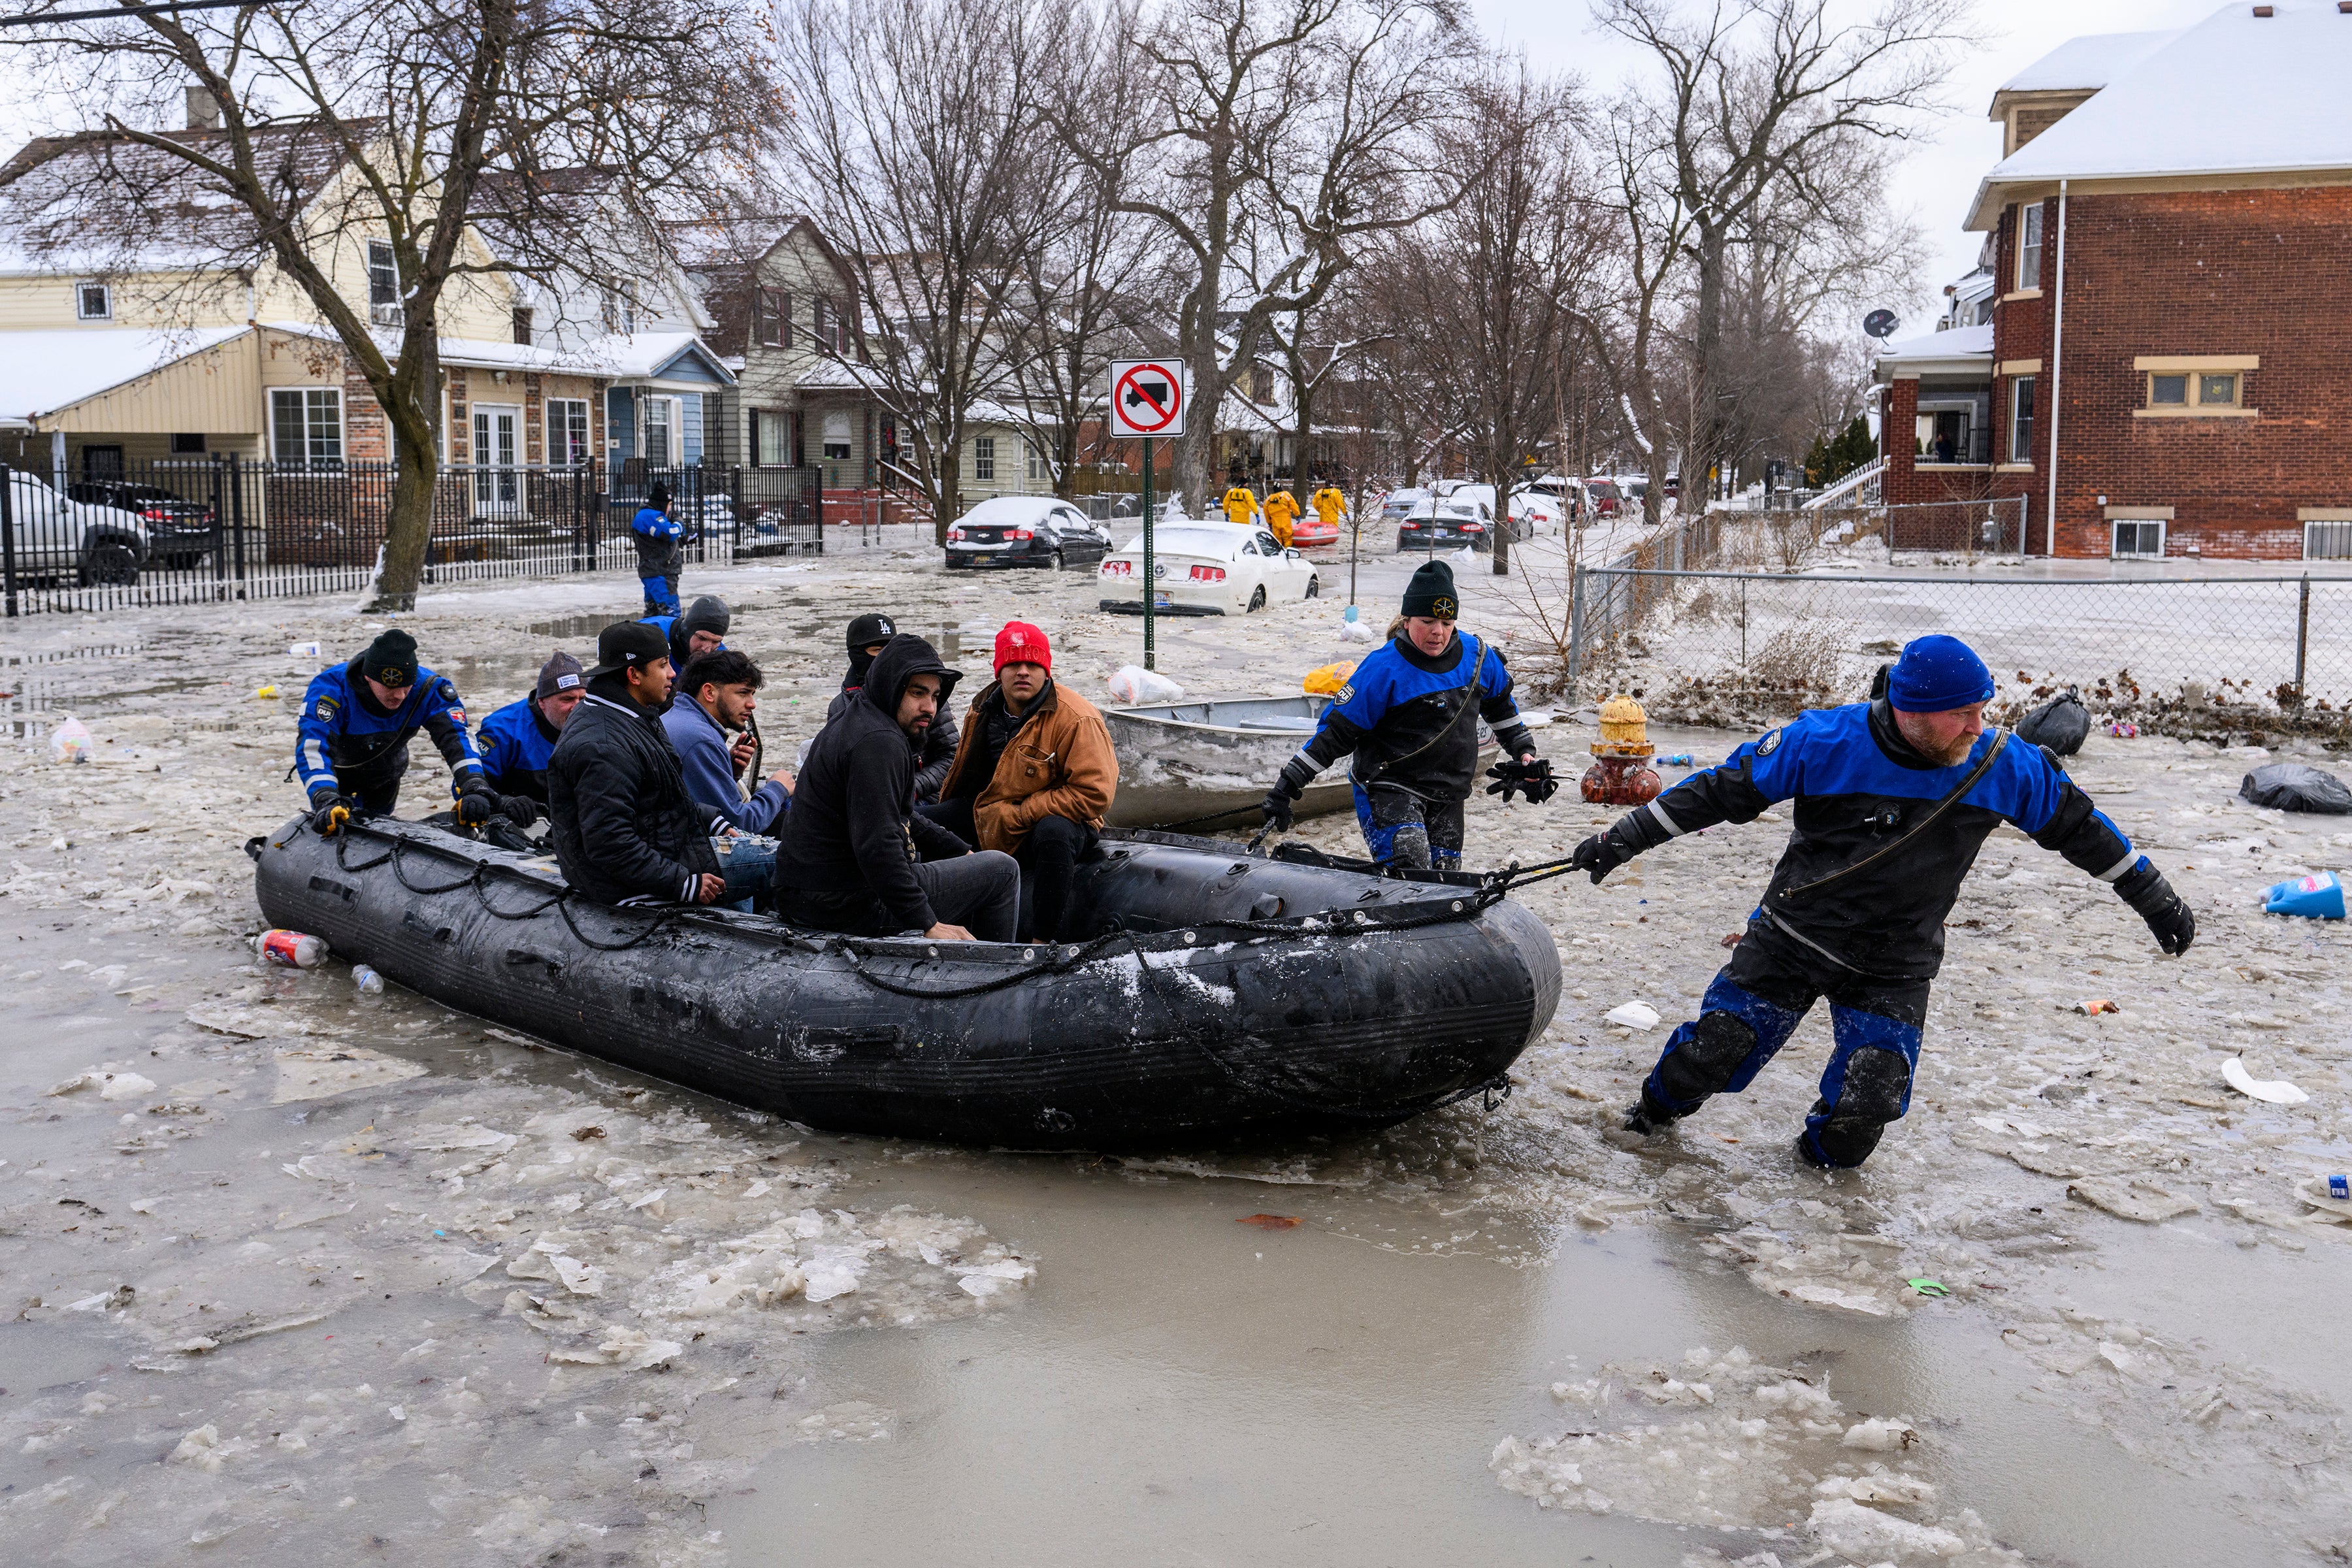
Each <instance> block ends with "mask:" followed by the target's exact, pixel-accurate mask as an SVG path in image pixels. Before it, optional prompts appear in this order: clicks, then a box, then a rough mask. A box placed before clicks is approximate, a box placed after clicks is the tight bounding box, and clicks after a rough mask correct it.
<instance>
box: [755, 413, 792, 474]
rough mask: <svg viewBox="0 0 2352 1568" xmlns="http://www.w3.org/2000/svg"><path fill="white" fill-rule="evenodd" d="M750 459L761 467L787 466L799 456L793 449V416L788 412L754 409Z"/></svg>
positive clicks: (790, 465)
mask: <svg viewBox="0 0 2352 1568" xmlns="http://www.w3.org/2000/svg"><path fill="white" fill-rule="evenodd" d="M751 418H752V419H753V421H755V424H754V427H753V431H752V438H751V452H752V461H754V462H756V463H758V464H759V465H760V466H761V468H791V467H793V466H794V465H795V464H796V463H797V462H798V461H799V458H798V457H797V455H796V454H794V452H793V447H792V441H793V416H791V415H789V414H767V413H761V412H759V411H757V410H754V411H753V413H752V415H751Z"/></svg>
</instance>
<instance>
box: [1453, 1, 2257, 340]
mask: <svg viewBox="0 0 2352 1568" xmlns="http://www.w3.org/2000/svg"><path fill="white" fill-rule="evenodd" d="M1470 3H1471V5H1472V7H1473V9H1474V10H1475V12H1476V13H1477V16H1478V17H1479V20H1480V21H1481V22H1482V23H1483V24H1484V25H1485V26H1486V30H1487V31H1488V33H1490V34H1491V35H1493V36H1494V37H1497V38H1500V39H1502V40H1503V41H1504V42H1506V43H1508V44H1512V45H1515V46H1517V47H1521V48H1524V49H1526V51H1527V53H1528V59H1529V60H1531V61H1532V62H1534V63H1535V64H1536V65H1538V66H1539V67H1543V68H1549V69H1554V70H1572V71H1575V72H1577V73H1579V74H1580V75H1581V76H1583V78H1584V79H1585V80H1586V81H1587V83H1588V84H1589V85H1591V87H1592V88H1594V89H1600V90H1606V89H1611V88H1613V87H1615V86H1616V85H1617V84H1618V83H1619V82H1621V81H1622V80H1624V79H1626V78H1627V77H1628V76H1630V75H1633V74H1634V73H1636V72H1638V71H1639V70H1640V69H1641V68H1642V64H1643V57H1642V55H1641V52H1640V51H1639V50H1638V49H1636V48H1635V47H1633V45H1630V44H1627V43H1625V42H1623V41H1622V40H1621V39H1619V38H1617V37H1614V36H1613V35H1612V34H1608V33H1604V32H1602V31H1601V29H1599V28H1598V27H1595V26H1592V24H1591V8H1590V6H1589V5H1587V4H1586V0H1470ZM1692 3H1693V4H1697V3H1699V0H1692ZM2220 8H2221V7H2220V4H2219V0H1977V5H1976V15H1977V23H1978V31H1979V33H1980V34H1982V35H1983V37H1984V42H1983V43H1982V44H1981V45H1980V46H1979V47H1977V48H1975V49H1972V50H1970V51H1969V53H1968V55H1967V56H1966V58H1963V59H1962V60H1961V62H1960V64H1959V65H1958V68H1957V69H1955V70H1954V71H1953V73H1952V75H1951V78H1950V79H1949V81H1948V84H1947V86H1946V88H1945V91H1944V98H1945V100H1946V103H1947V105H1948V112H1947V113H1946V114H1944V115H1943V116H1941V117H1940V118H1939V119H1938V120H1937V121H1936V122H1935V123H1934V124H1933V125H1932V126H1931V127H1930V128H1929V132H1928V134H1929V136H1931V137H1932V140H1925V139H1923V140H1922V141H1919V142H1914V143H1912V145H1911V146H1910V147H1909V148H1908V149H1906V151H1904V152H1903V153H1900V154H1899V156H1900V157H1901V159H1902V162H1901V164H1900V166H1899V168H1898V169H1897V171H1896V174H1895V183H1894V191H1893V195H1894V198H1895V202H1896V203H1897V204H1898V205H1902V206H1904V207H1906V208H1908V209H1910V210H1911V211H1912V212H1914V213H1915V214H1916V215H1917V216H1918V218H1919V221H1920V226H1921V228H1922V230H1923V232H1924V233H1925V234H1926V235H1927V239H1928V242H1929V244H1930V246H1931V247H1933V254H1934V256H1935V258H1936V259H1935V261H1934V262H1933V263H1932V264H1931V267H1930V271H1929V276H1927V278H1925V279H1922V280H1921V281H1922V282H1923V283H1924V284H1925V285H1926V288H1925V290H1924V294H1923V298H1922V302H1921V303H1920V304H1918V305H1917V306H1916V307H1914V308H1913V309H1911V310H1906V312H1905V315H1906V320H1905V321H1904V323H1903V326H1902V328H1901V329H1900V330H1899V331H1897V333H1896V335H1897V336H1904V335H1907V334H1908V333H1910V332H1913V331H1927V329H1928V328H1929V327H1931V326H1932V325H1933V324H1934V321H1935V317H1936V314H1937V310H1939V309H1940V308H1941V304H1942V298H1941V296H1942V291H1943V286H1944V284H1946V283H1947V282H1948V281H1950V280H1951V279H1955V278H1958V276H1960V275H1961V274H1962V273H1964V272H1966V271H1968V270H1969V268H1971V267H1973V266H1975V265H1976V258H1977V247H1978V246H1979V244H1981V243H1982V238H1983V237H1982V236H1980V235H1973V234H1964V233H1962V232H1961V230H1960V224H1961V221H1962V220H1963V219H1964V218H1965V217H1966V216H1967V210H1968V205H1969V198H1970V197H1971V196H1973V195H1975V194H1976V188H1977V182H1978V181H1979V179H1981V178H1982V177H1983V176H1984V173H1985V171H1986V170H1988V169H1990V168H1991V167H1992V166H1993V164H1995V163H1998V162H2000V127H1999V126H1998V125H1995V124H1994V123H1993V122H1992V121H1990V120H1988V119H1986V118H1985V110H1987V109H1988V108H1989V107H1990V105H1991V103H1992V95H1993V89H1995V88H1997V87H1999V86H2000V84H2001V83H2002V82H2004V81H2006V80H2008V79H2010V78H2011V77H2012V76H2014V75H2016V74H2017V73H2018V72H2019V71H2020V70H2022V69H2023V68H2025V67H2027V66H2029V65H2031V64H2032V63H2033V62H2034V61H2035V60H2037V59H2040V58H2042V56H2043V55H2046V54H2048V53H2049V52H2050V51H2051V50H2052V49H2053V48H2056V47H2058V46H2059V45H2060V44H2063V43H2064V42H2065V41H2066V40H2067V39H2069V38H2073V37H2081V36H2083V35H2084V34H2086V33H2134V32H2144V31H2154V30H2158V29H2161V28H2167V27H2179V26H2187V25H2188V24H2189V23H2191V22H2197V21H2201V20H2202V19H2204V18H2205V17H2207V16H2211V15H2212V14H2213V13H2214V12H2215V11H2216V10H2218V9H2220ZM1929 301H1933V302H1932V303H1930V302H1929ZM1892 302H1893V301H1890V303H1892ZM1855 330H1856V331H1859V330H1860V328H1859V325H1858V324H1857V326H1856V329H1855Z"/></svg>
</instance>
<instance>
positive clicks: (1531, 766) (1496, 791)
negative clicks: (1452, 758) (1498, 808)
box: [1486, 757, 1559, 805]
mask: <svg viewBox="0 0 2352 1568" xmlns="http://www.w3.org/2000/svg"><path fill="white" fill-rule="evenodd" d="M1486 776H1487V777H1488V778H1490V779H1493V780H1494V781H1495V782H1494V783H1493V784H1488V785H1487V786H1486V793H1487V794H1488V795H1501V796H1502V797H1503V804H1504V805H1509V804H1510V803H1511V792H1512V791H1514V790H1518V791H1521V792H1523V793H1525V794H1526V795H1527V797H1528V805H1542V804H1543V803H1544V802H1546V801H1548V800H1549V799H1550V798H1551V797H1552V796H1553V795H1557V794H1559V780H1558V779H1556V778H1554V777H1552V776H1551V759H1550V758H1549V757H1531V758H1529V759H1528V760H1527V761H1526V762H1520V761H1519V760H1518V759H1517V758H1511V759H1508V760H1507V761H1504V762H1499V763H1496V764H1495V765H1494V766H1493V767H1491V768H1488V769H1487V770H1486Z"/></svg>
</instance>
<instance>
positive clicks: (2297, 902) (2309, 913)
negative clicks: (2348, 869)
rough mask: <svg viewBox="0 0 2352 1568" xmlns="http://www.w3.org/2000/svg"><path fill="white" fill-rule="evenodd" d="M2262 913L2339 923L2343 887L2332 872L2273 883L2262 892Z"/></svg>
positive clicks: (2341, 916) (2341, 913)
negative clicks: (2298, 916) (2300, 916)
mask: <svg viewBox="0 0 2352 1568" xmlns="http://www.w3.org/2000/svg"><path fill="white" fill-rule="evenodd" d="M2263 913H2264V914H2266V915H2302V916H2304V917H2305V918H2306V919H2308V920H2315V921H2340V920H2342V919H2343V918H2344V884H2343V883H2341V882H2339V881H2337V880H2336V873H2335V872H2333V871H2322V872H2320V873H2319V875H2317V876H2315V877H2298V878H2296V879H2294V881H2292V882H2274V883H2273V884H2272V885H2271V886H2270V887H2269V888H2267V889H2263Z"/></svg>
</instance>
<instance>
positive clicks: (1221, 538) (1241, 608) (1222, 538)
mask: <svg viewBox="0 0 2352 1568" xmlns="http://www.w3.org/2000/svg"><path fill="white" fill-rule="evenodd" d="M1151 571H1152V582H1151V584H1150V586H1151V588H1152V589H1153V593H1152V608H1153V609H1155V610H1163V611H1166V612H1167V613H1168V614H1170V615H1177V616H1230V615H1235V614H1241V615H1246V614H1248V613H1249V612H1250V611H1252V610H1262V609H1264V608H1265V606H1266V605H1268V604H1269V603H1271V602H1272V601H1274V600H1276V599H1312V598H1315V597H1316V596H1318V595H1320V594H1321V593H1322V591H1323V585H1322V583H1321V581H1320V580H1319V579H1318V578H1317V576H1316V575H1315V568H1314V566H1313V564H1312V563H1309V562H1308V561H1307V557H1306V555H1305V553H1304V552H1300V551H1297V550H1285V549H1284V548H1282V546H1281V545H1279V544H1277V543H1276V542H1275V539H1274V535H1273V533H1272V532H1270V531H1268V530H1266V529H1265V528H1263V527H1261V526H1259V525H1258V524H1256V523H1237V522H1206V521H1202V522H1195V521H1183V522H1171V523H1162V524H1160V526H1159V527H1157V528H1155V529H1153V530H1152V531H1151ZM1097 577H1098V579H1099V581H1100V582H1101V584H1102V586H1103V590H1104V592H1105V594H1106V595H1111V596H1109V597H1106V598H1105V599H1104V600H1103V601H1102V607H1103V608H1104V609H1106V610H1115V611H1119V612H1122V613H1125V614H1137V613H1139V612H1140V611H1141V610H1142V608H1143V591H1144V587H1145V584H1144V581H1143V536H1142V535H1141V534H1138V535H1136V536H1135V538H1133V539H1131V540H1129V541H1128V544H1127V548H1126V549H1124V550H1121V551H1118V552H1117V553H1115V554H1112V555H1109V556H1108V557H1106V558H1105V559H1104V561H1103V563H1102V565H1101V567H1100V568H1099V569H1098V570H1097Z"/></svg>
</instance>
